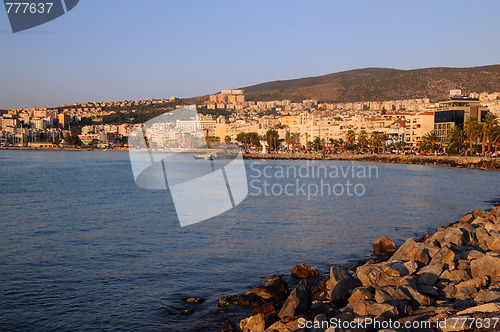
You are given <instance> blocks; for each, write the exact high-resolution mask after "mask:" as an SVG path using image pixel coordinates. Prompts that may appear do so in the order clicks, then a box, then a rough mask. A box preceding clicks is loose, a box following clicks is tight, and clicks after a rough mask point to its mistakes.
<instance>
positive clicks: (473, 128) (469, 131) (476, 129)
mask: <svg viewBox="0 0 500 332" xmlns="http://www.w3.org/2000/svg"><path fill="white" fill-rule="evenodd" d="M464 131H465V137H466V138H467V141H468V142H469V151H470V153H471V154H472V152H473V150H474V144H475V143H477V139H478V137H479V136H480V135H481V131H482V130H481V125H480V124H479V122H477V118H476V117H474V116H471V117H469V118H468V119H467V121H465V124H464Z"/></svg>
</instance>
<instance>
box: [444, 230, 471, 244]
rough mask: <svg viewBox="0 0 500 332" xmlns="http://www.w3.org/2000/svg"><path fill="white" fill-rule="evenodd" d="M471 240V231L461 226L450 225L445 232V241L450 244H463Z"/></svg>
mask: <svg viewBox="0 0 500 332" xmlns="http://www.w3.org/2000/svg"><path fill="white" fill-rule="evenodd" d="M469 240H470V236H469V232H468V231H467V230H465V229H464V228H460V227H455V226H454V227H449V228H447V229H446V230H445V232H444V243H445V244H448V245H456V244H459V245H462V244H465V243H468V242H469Z"/></svg>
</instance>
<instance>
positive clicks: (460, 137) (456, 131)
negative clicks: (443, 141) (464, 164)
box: [448, 127, 467, 154]
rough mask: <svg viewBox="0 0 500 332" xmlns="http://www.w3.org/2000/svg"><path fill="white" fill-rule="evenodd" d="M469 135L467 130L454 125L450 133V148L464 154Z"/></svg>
mask: <svg viewBox="0 0 500 332" xmlns="http://www.w3.org/2000/svg"><path fill="white" fill-rule="evenodd" d="M466 140H467V137H466V135H465V131H463V130H462V129H460V127H453V128H452V129H451V130H450V132H449V133H448V141H449V142H450V149H452V150H455V151H457V152H458V153H460V154H462V152H463V150H464V148H465V141H466Z"/></svg>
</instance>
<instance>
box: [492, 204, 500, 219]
mask: <svg viewBox="0 0 500 332" xmlns="http://www.w3.org/2000/svg"><path fill="white" fill-rule="evenodd" d="M491 214H492V215H494V216H495V217H497V218H498V217H500V205H495V206H492V207H491Z"/></svg>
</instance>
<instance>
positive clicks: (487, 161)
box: [243, 153, 500, 171]
mask: <svg viewBox="0 0 500 332" xmlns="http://www.w3.org/2000/svg"><path fill="white" fill-rule="evenodd" d="M243 158H244V159H262V160H346V161H370V162H381V163H396V164H414V165H438V166H450V167H457V168H474V169H482V170H489V171H500V158H488V157H474V156H473V157H464V156H421V155H397V154H326V155H324V156H323V155H321V154H315V153H307V154H306V153H304V154H302V153H266V154H263V153H246V154H244V155H243Z"/></svg>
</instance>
